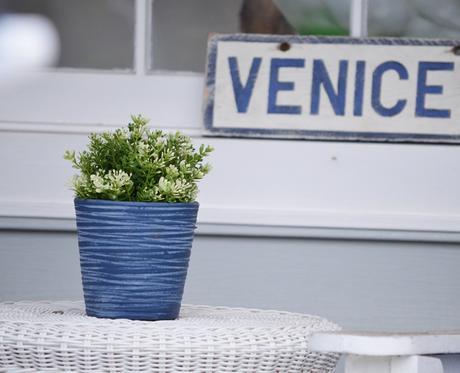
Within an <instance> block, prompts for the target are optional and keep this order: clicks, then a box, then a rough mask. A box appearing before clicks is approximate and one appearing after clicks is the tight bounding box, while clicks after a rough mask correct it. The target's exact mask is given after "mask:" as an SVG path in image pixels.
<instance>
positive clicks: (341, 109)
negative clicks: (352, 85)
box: [310, 60, 348, 115]
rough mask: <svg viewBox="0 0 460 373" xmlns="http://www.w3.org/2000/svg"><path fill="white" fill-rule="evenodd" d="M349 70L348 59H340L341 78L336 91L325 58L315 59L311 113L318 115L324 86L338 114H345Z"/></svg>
mask: <svg viewBox="0 0 460 373" xmlns="http://www.w3.org/2000/svg"><path fill="white" fill-rule="evenodd" d="M347 71H348V61H345V60H340V62H339V79H338V84H337V92H335V91H334V87H333V86H332V82H331V78H330V77H329V74H328V72H327V69H326V66H325V65H324V61H323V60H314V61H313V82H312V87H311V106H310V113H311V114H313V115H317V114H318V113H319V106H320V99H321V97H320V89H321V86H323V87H324V90H325V91H326V94H327V96H328V97H329V102H330V103H331V105H332V108H333V109H334V113H335V114H336V115H345V98H346V90H347Z"/></svg>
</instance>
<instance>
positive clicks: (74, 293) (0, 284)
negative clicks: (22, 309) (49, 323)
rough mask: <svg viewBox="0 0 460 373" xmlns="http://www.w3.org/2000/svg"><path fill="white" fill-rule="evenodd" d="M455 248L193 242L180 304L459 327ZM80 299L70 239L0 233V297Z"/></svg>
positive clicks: (373, 326)
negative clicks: (285, 311)
mask: <svg viewBox="0 0 460 373" xmlns="http://www.w3.org/2000/svg"><path fill="white" fill-rule="evenodd" d="M458 263H460V245H459V244H447V243H446V244H439V243H414V242H376V241H356V240H354V241H352V240H324V239H323V240H321V239H299V238H290V239H283V238H264V237H230V236H207V235H199V236H197V237H196V239H195V242H194V246H193V252H192V260H191V264H190V271H189V277H188V280H187V286H186V290H185V295H184V298H185V299H184V301H185V302H189V303H195V304H212V305H228V306H241V307H256V308H266V309H267V308H268V309H280V310H288V311H295V312H305V313H312V314H317V315H322V316H324V317H327V318H329V319H330V320H333V321H335V322H337V323H338V324H340V325H342V326H343V327H345V328H351V329H360V330H386V331H391V330H393V331H414V330H418V331H421V330H436V329H437V330H453V329H460V317H458V310H459V309H460V297H458V294H460V272H459V271H458ZM20 299H33V300H35V299H82V291H81V284H80V273H79V262H78V249H77V239H76V235H75V233H72V232H30V231H29V232H25V231H2V232H0V300H20Z"/></svg>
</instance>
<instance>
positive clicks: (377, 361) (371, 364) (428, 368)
mask: <svg viewBox="0 0 460 373" xmlns="http://www.w3.org/2000/svg"><path fill="white" fill-rule="evenodd" d="M443 372H444V370H443V368H442V363H441V360H439V359H437V358H435V357H427V356H401V357H392V356H388V357H381V356H357V355H348V356H347V357H346V359H345V373H443Z"/></svg>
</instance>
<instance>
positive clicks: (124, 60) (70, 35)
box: [0, 0, 134, 69]
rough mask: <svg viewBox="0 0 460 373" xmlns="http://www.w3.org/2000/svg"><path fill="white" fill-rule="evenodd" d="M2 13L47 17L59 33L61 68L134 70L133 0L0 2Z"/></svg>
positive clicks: (7, 0)
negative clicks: (33, 14) (31, 14)
mask: <svg viewBox="0 0 460 373" xmlns="http://www.w3.org/2000/svg"><path fill="white" fill-rule="evenodd" d="M0 12H2V13H36V14H42V15H44V16H46V17H48V18H49V19H50V20H51V21H52V22H53V23H54V25H55V26H56V28H57V30H58V33H59V38H60V45H61V52H60V59H59V63H58V66H60V67H73V68H92V69H130V68H132V67H133V55H134V0H40V1H37V0H0Z"/></svg>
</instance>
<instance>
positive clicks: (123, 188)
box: [73, 170, 133, 200]
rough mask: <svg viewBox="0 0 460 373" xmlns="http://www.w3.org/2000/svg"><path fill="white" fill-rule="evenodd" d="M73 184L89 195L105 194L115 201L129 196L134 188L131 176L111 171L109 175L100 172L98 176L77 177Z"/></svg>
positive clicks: (118, 171)
mask: <svg viewBox="0 0 460 373" xmlns="http://www.w3.org/2000/svg"><path fill="white" fill-rule="evenodd" d="M73 184H74V186H75V187H76V188H77V187H78V188H80V189H82V190H86V191H87V192H88V194H90V193H93V194H94V193H95V194H104V195H108V196H110V198H111V199H113V200H115V199H118V198H119V197H121V196H123V195H126V194H129V192H130V191H131V189H132V188H133V182H132V180H131V175H129V174H127V173H126V172H124V171H121V170H110V171H109V172H108V173H107V174H104V173H102V172H98V173H97V174H93V175H90V176H89V178H88V177H84V176H82V175H80V176H75V177H74V179H73Z"/></svg>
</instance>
